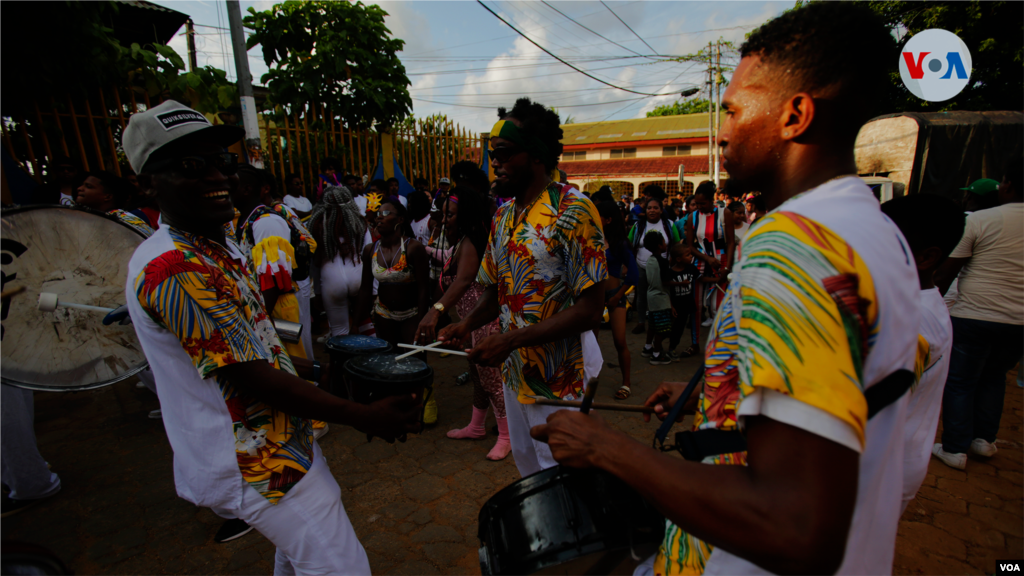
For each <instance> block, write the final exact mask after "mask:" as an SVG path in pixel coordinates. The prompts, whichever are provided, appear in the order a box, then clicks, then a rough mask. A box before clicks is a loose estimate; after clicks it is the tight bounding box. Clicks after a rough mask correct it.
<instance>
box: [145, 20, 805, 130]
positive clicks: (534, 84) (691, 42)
mask: <svg viewBox="0 0 1024 576" xmlns="http://www.w3.org/2000/svg"><path fill="white" fill-rule="evenodd" d="M156 3H157V4H160V5H164V6H167V7H169V8H173V9H175V10H178V11H179V12H184V13H186V14H188V15H190V16H192V19H193V21H194V22H195V23H196V32H197V42H196V51H197V59H198V63H199V65H200V66H202V65H207V64H208V65H211V66H216V67H218V68H221V69H224V70H226V71H227V72H228V76H229V78H231V79H234V78H235V66H234V59H233V57H232V56H231V41H230V36H229V35H228V34H229V33H228V31H227V12H226V2H224V1H222V0H181V1H173V0H156ZM484 3H485V4H486V6H487V7H489V8H490V9H491V10H493V11H494V12H496V13H497V14H498V15H499V16H501V17H502V18H504V19H505V20H506V21H508V22H509V23H510V24H512V25H513V26H515V27H516V28H517V29H518V30H519V31H520V32H522V33H523V34H525V35H526V36H528V37H529V38H530V39H532V40H533V41H534V42H536V43H537V44H540V45H541V46H543V47H544V48H546V49H547V50H548V51H550V52H551V53H553V54H555V55H556V56H558V57H559V58H561V59H563V60H565V61H567V62H569V63H571V64H573V65H574V66H576V67H577V68H579V69H582V70H585V71H587V72H588V73H590V74H592V75H593V76H595V77H597V78H600V79H601V80H603V81H604V82H606V83H607V84H611V85H613V86H615V87H612V86H608V85H607V84H604V83H602V82H599V81H598V80H594V79H591V78H588V77H587V76H585V75H583V74H581V73H579V72H577V71H575V70H573V69H572V68H570V67H569V66H567V65H566V64H564V63H561V62H559V61H558V60H556V59H555V58H553V57H551V56H549V55H547V54H545V53H544V52H543V51H541V50H540V49H539V48H537V47H536V46H535V45H533V44H531V43H530V42H529V41H528V40H527V39H525V38H523V37H522V36H520V35H519V34H518V33H516V32H515V31H513V30H512V29H511V28H510V27H509V26H508V25H506V24H504V23H502V22H501V20H499V19H498V18H497V17H495V16H494V15H493V14H491V13H490V12H488V11H487V10H486V9H485V8H484V7H483V6H481V5H480V4H478V3H477V2H475V1H452V0H449V1H427V0H419V1H411V2H409V1H406V2H392V1H381V2H376V4H378V5H380V6H381V7H382V8H383V9H384V10H385V11H386V12H388V14H389V15H388V16H387V18H386V24H387V26H388V28H389V29H390V30H391V33H392V34H393V36H394V37H396V38H400V39H402V40H404V41H405V47H404V49H403V50H402V52H400V53H399V57H400V59H401V60H402V63H403V65H404V66H405V68H406V74H407V76H408V77H409V81H410V83H411V86H410V88H409V92H410V94H411V96H412V98H413V114H414V115H415V116H416V117H418V118H422V117H426V116H430V115H432V114H436V113H442V114H445V115H446V116H447V117H448V118H449V119H451V120H454V121H455V122H456V123H458V124H459V125H461V126H463V127H464V128H467V129H469V130H472V131H475V132H486V131H489V130H490V127H491V125H492V124H493V123H494V121H495V120H496V114H497V108H498V107H499V106H505V107H508V108H510V107H511V106H512V104H513V103H514V102H515V99H516V98H517V97H519V96H529V97H530V98H532V99H533V100H534V101H538V102H541V103H543V104H545V105H547V106H551V107H554V108H556V109H557V110H558V113H559V115H560V116H561V118H562V121H563V122H565V121H567V120H569V119H572V120H574V121H575V122H596V121H602V120H619V119H629V118H643V117H645V116H646V113H647V112H648V111H650V110H652V109H653V108H655V107H656V106H659V105H662V104H670V103H672V102H673V101H675V100H677V99H679V96H678V94H679V93H680V92H681V91H683V90H686V89H687V88H693V87H702V88H703V87H705V82H706V79H707V72H706V71H707V66H706V65H705V64H699V63H692V62H665V61H663V60H665V59H666V57H675V56H683V55H687V54H692V53H694V52H696V51H697V50H699V49H700V48H702V47H706V46H707V44H708V42H709V41H714V40H717V39H719V38H721V39H723V40H729V41H732V42H734V43H735V44H736V45H737V46H738V45H739V44H740V43H741V42H742V41H743V38H744V35H745V34H746V33H748V32H750V31H751V30H752V29H754V28H755V27H757V26H758V25H760V24H761V23H763V22H764V21H766V20H768V19H770V18H772V17H774V16H777V15H778V14H781V13H782V11H783V10H785V9H787V8H791V7H792V6H793V2H792V0H785V1H779V2H745V1H735V2H733V1H728V2H696V1H694V2H668V1H665V2H658V1H636V0H623V1H606V2H604V3H602V2H600V1H589V0H580V1H569V2H565V1H561V2H559V1H550V2H546V3H545V2H540V1H522V2H512V1H497V0H484ZM273 4H274V2H272V1H269V0H257V1H243V2H241V9H242V12H243V15H244V14H245V12H246V9H247V8H248V7H250V6H252V7H253V8H255V9H256V10H269V9H270V8H271V7H272V6H273ZM570 18H571V20H570ZM573 20H575V23H574V22H573ZM584 27H585V28H584ZM588 29H589V30H588ZM183 34H184V28H182V30H181V31H179V34H178V35H176V36H175V38H174V40H173V41H172V42H171V43H170V44H171V46H172V47H174V48H175V49H176V50H177V51H178V53H179V54H181V55H182V57H183V58H184V57H185V55H186V54H187V49H186V42H185V37H184V35H183ZM651 56H654V57H651ZM735 63H736V57H735V56H732V57H730V56H729V55H726V56H724V57H723V65H725V64H733V65H734V64H735ZM249 67H250V71H251V72H252V74H253V78H254V82H255V83H256V84H260V76H261V75H262V74H264V73H265V72H266V71H267V67H266V65H265V64H264V63H263V57H262V52H261V51H260V49H259V48H258V47H254V48H253V49H252V50H250V51H249ZM725 76H726V78H728V77H729V73H728V71H726V72H725ZM616 87H620V88H627V89H630V90H633V91H635V92H640V93H643V94H634V93H630V92H627V91H623V90H620V89H618V88H616ZM648 94H656V95H657V96H648Z"/></svg>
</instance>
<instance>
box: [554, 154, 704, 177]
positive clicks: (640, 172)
mask: <svg viewBox="0 0 1024 576" xmlns="http://www.w3.org/2000/svg"><path fill="white" fill-rule="evenodd" d="M680 164H682V165H683V166H684V168H683V170H684V171H685V172H686V173H687V174H707V173H708V157H707V156H703V155H702V156H668V157H659V158H627V159H622V160H578V161H568V162H559V163H558V167H559V168H561V169H562V170H565V173H566V174H567V175H568V176H569V177H577V178H578V177H582V176H620V177H621V176H665V175H677V174H679V165H680ZM723 172H724V170H723Z"/></svg>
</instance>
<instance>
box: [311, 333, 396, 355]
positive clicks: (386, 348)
mask: <svg viewBox="0 0 1024 576" xmlns="http://www.w3.org/2000/svg"><path fill="white" fill-rule="evenodd" d="M347 337H358V338H372V339H373V340H379V341H380V342H382V343H383V345H382V346H380V347H379V348H376V349H374V348H360V349H356V348H352V349H343V348H341V347H339V346H338V345H337V344H334V345H332V344H331V340H334V339H335V338H347ZM324 347H326V348H327V349H328V350H330V351H331V352H370V353H373V352H378V351H383V352H378V353H387V351H390V349H391V343H390V342H388V341H387V340H384V339H383V338H377V337H376V336H366V335H364V334H340V335H338V336H331V337H330V338H328V339H327V341H325V342H324Z"/></svg>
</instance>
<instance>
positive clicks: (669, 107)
mask: <svg viewBox="0 0 1024 576" xmlns="http://www.w3.org/2000/svg"><path fill="white" fill-rule="evenodd" d="M710 109H711V101H710V100H708V99H707V98H694V99H693V100H676V101H675V102H673V103H671V104H664V105H662V106H658V107H657V108H655V109H654V110H651V111H650V112H648V113H647V117H648V118H653V117H655V116H679V115H680V114H699V113H706V112H707V111H708V110H710Z"/></svg>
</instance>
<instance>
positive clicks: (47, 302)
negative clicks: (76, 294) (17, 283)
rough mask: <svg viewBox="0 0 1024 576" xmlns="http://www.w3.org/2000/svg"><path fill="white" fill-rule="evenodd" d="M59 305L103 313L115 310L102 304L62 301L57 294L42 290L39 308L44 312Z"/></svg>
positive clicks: (51, 310)
mask: <svg viewBox="0 0 1024 576" xmlns="http://www.w3.org/2000/svg"><path fill="white" fill-rule="evenodd" d="M58 306H64V307H65V308H78V309H79V310H88V311H90V312H100V313H103V314H110V313H111V312H113V311H114V309H113V308H103V307H102V306H90V305H88V304H75V303H74V302H61V301H60V300H59V299H58V298H57V295H56V294H53V293H51V292H42V293H40V294H39V305H38V308H39V309H40V310H42V311H43V312H53V311H54V310H56V309H57V307H58Z"/></svg>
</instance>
